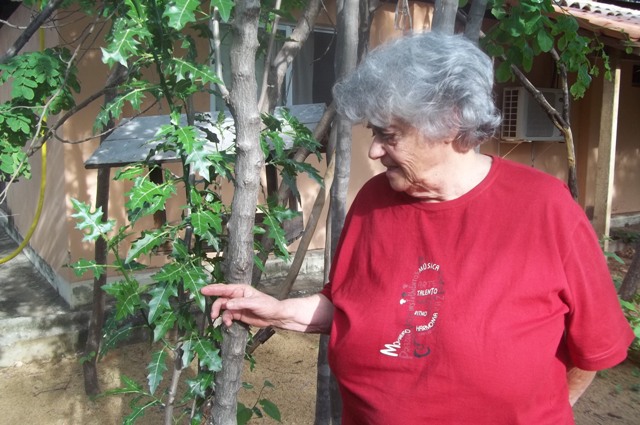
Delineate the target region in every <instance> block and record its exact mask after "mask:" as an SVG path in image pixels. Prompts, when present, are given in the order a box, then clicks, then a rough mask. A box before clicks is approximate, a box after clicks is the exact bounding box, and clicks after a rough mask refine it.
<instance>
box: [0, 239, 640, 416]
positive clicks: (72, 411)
mask: <svg viewBox="0 0 640 425" xmlns="http://www.w3.org/2000/svg"><path fill="white" fill-rule="evenodd" d="M618 254H619V255H620V256H621V257H622V258H623V259H624V261H625V264H618V263H616V262H614V261H610V268H611V271H612V274H613V275H614V277H615V276H617V277H618V278H619V279H620V278H621V277H622V276H624V274H625V273H626V270H627V268H628V265H629V263H630V261H631V258H632V256H633V250H632V249H628V248H627V249H626V250H624V251H621V252H618ZM318 339H319V337H318V336H317V335H305V334H297V333H292V332H278V333H277V334H276V335H275V336H273V337H272V338H271V339H270V340H269V341H267V343H266V344H264V345H263V346H261V347H259V348H258V349H257V350H256V352H255V356H254V357H255V359H256V367H255V369H254V371H249V370H248V367H245V372H244V376H243V380H244V381H245V382H248V383H250V384H251V385H252V386H253V389H242V390H240V394H239V401H240V402H242V403H244V404H245V405H247V406H253V405H254V404H255V403H256V401H257V400H258V399H259V398H266V399H269V400H270V401H272V402H273V403H275V404H276V405H277V406H278V408H279V409H280V411H281V414H282V423H283V424H285V425H310V424H313V418H314V410H315V387H316V357H317V347H318ZM148 351H149V347H148V345H147V344H144V343H138V344H134V345H130V346H126V347H122V348H119V349H118V350H117V351H114V352H112V353H110V354H109V355H108V356H107V357H106V358H105V359H104V360H103V361H102V362H101V363H100V364H99V374H100V381H101V388H102V390H107V389H110V388H117V387H118V386H119V385H120V379H121V378H120V376H121V375H126V376H129V377H131V378H134V379H135V380H136V381H138V382H145V375H146V365H147V362H148V359H149V352H148ZM634 361H635V362H632V361H630V360H627V361H625V362H623V363H622V364H620V365H618V366H616V367H615V368H613V369H609V370H605V371H602V372H599V373H598V375H597V377H596V379H595V381H594V383H593V384H592V385H591V386H590V387H589V389H588V390H587V392H586V393H585V394H584V395H583V396H582V398H581V399H580V400H579V401H578V403H577V404H576V406H575V408H574V412H575V418H576V424H577V425H609V424H616V425H639V424H640V355H638V356H636V357H634ZM167 375H168V374H167ZM167 379H168V378H167ZM265 380H268V381H269V382H271V383H272V384H273V387H264V388H263V383H264V381H265ZM128 400H130V397H129V398H127V397H126V396H109V397H104V398H98V399H96V400H90V399H88V398H87V397H86V396H85V394H84V387H83V376H82V366H81V365H80V362H79V360H78V358H76V357H74V356H69V357H64V358H59V359H56V360H53V361H49V362H42V363H31V364H17V365H15V366H13V367H9V368H4V369H0V425H16V424H43V425H110V424H114V425H115V424H120V423H122V418H124V417H125V416H126V415H128V414H129V413H131V409H130V408H129V406H128ZM162 423H163V412H161V411H159V410H154V411H153V412H150V413H149V414H147V415H145V416H144V417H143V418H141V419H140V420H138V421H137V422H136V424H138V425H159V424H162ZM183 423H186V421H185V422H183ZM250 423H251V424H276V423H277V422H276V421H273V420H271V419H269V418H263V419H254V420H252V421H251V422H250ZM389 425H396V424H389Z"/></svg>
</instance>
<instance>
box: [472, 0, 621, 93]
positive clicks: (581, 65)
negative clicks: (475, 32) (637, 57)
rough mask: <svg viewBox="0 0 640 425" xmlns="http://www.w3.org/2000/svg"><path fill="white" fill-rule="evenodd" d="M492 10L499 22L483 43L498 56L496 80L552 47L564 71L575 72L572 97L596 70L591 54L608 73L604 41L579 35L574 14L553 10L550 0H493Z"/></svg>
mask: <svg viewBox="0 0 640 425" xmlns="http://www.w3.org/2000/svg"><path fill="white" fill-rule="evenodd" d="M491 13H492V14H493V16H494V17H495V18H496V19H497V20H498V23H497V25H495V26H494V27H493V28H492V29H491V31H489V33H488V34H487V37H486V38H485V39H484V40H483V44H484V47H485V49H486V51H487V52H488V53H489V54H490V55H492V56H495V57H497V58H500V59H501V63H500V64H499V65H498V67H497V69H496V79H497V80H498V81H499V82H506V81H509V80H511V79H512V78H513V75H512V72H511V65H516V66H518V67H521V68H522V69H523V70H524V71H525V72H529V71H531V69H532V67H533V63H534V59H535V57H536V56H538V55H540V54H541V53H548V52H550V51H551V50H553V49H555V50H556V51H557V52H558V55H559V57H560V62H561V63H562V64H563V65H564V66H565V67H566V69H567V71H569V72H572V73H575V75H576V80H575V82H574V83H573V84H572V85H571V88H570V91H571V94H572V95H573V96H574V97H575V98H580V97H582V96H584V93H585V91H586V89H587V88H588V87H589V85H590V84H591V80H592V77H593V76H597V75H598V73H599V68H598V67H597V66H596V65H595V63H592V62H591V59H590V57H592V56H593V55H595V56H600V57H601V58H602V59H603V63H604V65H603V66H604V68H605V72H606V75H609V72H610V69H609V62H608V57H607V56H606V54H605V52H604V45H603V44H602V43H601V42H600V41H598V40H597V38H589V37H587V36H585V35H582V34H581V33H580V32H579V31H578V23H577V21H576V19H575V18H574V17H573V16H571V15H568V14H562V13H554V8H553V2H552V1H551V0H522V1H519V2H517V3H514V2H507V1H505V0H494V1H493V2H492V8H491ZM552 14H553V15H552Z"/></svg>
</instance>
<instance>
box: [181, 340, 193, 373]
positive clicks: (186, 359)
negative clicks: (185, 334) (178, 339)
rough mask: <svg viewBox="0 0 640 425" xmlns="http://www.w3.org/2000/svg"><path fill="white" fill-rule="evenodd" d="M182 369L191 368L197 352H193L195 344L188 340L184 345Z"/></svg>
mask: <svg viewBox="0 0 640 425" xmlns="http://www.w3.org/2000/svg"><path fill="white" fill-rule="evenodd" d="M181 348H182V368H183V369H186V368H188V367H189V365H190V364H191V362H192V361H193V358H194V357H195V352H194V350H193V342H192V341H191V340H190V339H188V340H186V341H185V342H183V343H182V347H181Z"/></svg>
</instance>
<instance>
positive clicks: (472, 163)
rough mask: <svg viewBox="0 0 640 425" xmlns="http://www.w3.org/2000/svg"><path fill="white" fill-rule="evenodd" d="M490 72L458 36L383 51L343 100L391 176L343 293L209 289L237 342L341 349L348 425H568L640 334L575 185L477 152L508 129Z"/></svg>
mask: <svg viewBox="0 0 640 425" xmlns="http://www.w3.org/2000/svg"><path fill="white" fill-rule="evenodd" d="M492 85H493V69H492V64H491V61H490V60H489V58H488V57H487V56H486V55H485V54H484V53H482V52H481V51H480V50H479V49H478V48H477V47H475V46H474V45H473V44H472V43H470V42H469V41H467V40H465V39H464V38H462V37H459V36H445V35H440V34H434V33H429V34H423V35H416V36H411V37H407V38H403V39H400V40H397V41H394V42H391V43H389V44H387V45H384V46H382V47H381V48H378V49H377V50H375V51H373V52H372V53H371V54H370V55H369V56H368V57H367V58H366V60H365V61H364V62H363V63H362V64H361V65H360V66H359V67H358V68H357V69H356V71H355V72H354V73H352V74H351V75H349V76H347V77H346V78H345V79H344V80H342V81H340V82H339V83H338V84H336V87H335V89H334V96H335V100H336V103H337V105H338V110H339V112H340V113H341V114H342V115H343V116H346V117H347V118H348V119H349V120H351V121H353V122H363V123H367V125H368V126H369V127H370V128H371V129H372V131H373V140H372V142H371V147H370V149H369V157H370V158H371V159H372V160H379V161H380V162H381V163H382V165H384V166H385V167H386V172H385V173H383V174H380V175H378V176H375V177H373V178H372V179H371V180H370V181H369V182H367V183H366V184H365V186H364V187H363V188H362V189H361V190H360V192H359V194H358V196H357V197H356V199H355V200H354V202H353V205H352V207H351V210H350V212H349V215H348V217H347V221H346V223H345V228H344V232H343V234H342V237H341V241H340V245H339V248H338V252H337V253H336V256H335V261H334V264H333V267H332V270H331V276H330V282H329V283H328V284H327V285H326V287H325V288H324V290H323V291H322V292H321V293H320V294H316V295H313V296H311V297H308V298H302V299H288V300H283V301H278V300H275V299H273V298H271V297H269V296H267V295H265V294H262V293H260V292H258V291H257V290H255V289H254V288H251V287H249V286H246V285H210V286H208V287H206V288H204V289H203V291H202V292H203V293H204V294H205V295H214V296H218V297H219V298H218V299H217V300H216V301H215V302H214V304H213V308H212V312H211V314H212V317H217V316H218V315H219V313H220V311H223V313H222V318H223V321H224V323H225V324H227V325H229V324H230V323H231V321H232V320H240V321H243V322H245V323H247V324H249V325H255V326H267V325H273V326H276V327H280V328H283V329H293V330H298V331H303V332H325V333H326V332H329V333H330V334H331V338H330V346H329V360H330V365H331V368H332V370H333V372H334V374H335V376H336V378H337V380H338V382H339V384H340V390H341V393H342V396H343V402H344V411H343V423H344V424H347V425H348V424H380V425H389V424H491V425H497V424H505V425H506V424H509V425H513V424H536V425H541V424H550V425H558V424H572V423H574V421H573V415H572V410H571V406H572V404H573V403H574V402H575V401H576V400H577V398H578V397H579V396H580V394H581V393H582V392H583V391H584V389H585V388H586V387H587V386H588V385H589V383H590V382H591V380H592V379H593V376H594V374H595V372H591V371H596V370H599V369H604V368H608V367H611V366H614V365H615V364H617V363H619V362H620V361H622V360H623V359H624V358H625V356H626V351H627V348H628V345H629V344H630V343H631V341H632V339H633V333H632V332H631V329H630V327H629V325H628V324H627V322H626V321H625V319H624V317H623V315H622V312H621V309H620V307H619V304H618V301H617V298H616V294H615V290H614V286H613V284H612V282H611V278H610V276H609V273H608V269H607V265H606V262H605V259H604V256H603V254H602V251H601V250H600V247H599V244H598V240H597V238H596V235H595V234H594V231H593V230H592V227H591V226H590V223H589V221H588V220H587V218H586V216H585V215H584V213H583V211H582V210H581V208H580V207H579V206H578V205H577V204H576V203H575V202H574V201H573V199H572V198H571V196H570V195H569V193H568V190H567V189H566V187H565V185H564V184H563V183H562V182H560V181H558V180H557V179H555V178H554V177H552V176H549V175H547V174H544V173H542V172H539V171H536V170H534V169H532V168H529V167H525V166H522V165H518V164H515V163H511V162H509V161H506V160H504V159H501V158H499V157H492V156H487V155H482V154H480V153H478V152H477V150H476V149H475V148H477V147H478V146H479V145H480V144H481V143H482V142H484V141H485V140H487V139H488V138H489V137H490V136H491V135H492V134H493V132H494V130H495V128H496V127H497V125H498V123H499V115H498V112H497V111H496V108H495V106H494V103H493V98H492Z"/></svg>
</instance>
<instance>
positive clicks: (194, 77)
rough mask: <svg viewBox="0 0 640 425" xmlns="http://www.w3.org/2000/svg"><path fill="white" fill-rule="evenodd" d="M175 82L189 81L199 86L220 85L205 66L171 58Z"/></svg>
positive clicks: (210, 69) (219, 81) (210, 70)
mask: <svg viewBox="0 0 640 425" xmlns="http://www.w3.org/2000/svg"><path fill="white" fill-rule="evenodd" d="M173 66H174V72H175V75H176V81H181V80H184V79H189V80H191V81H193V82H197V83H200V84H203V85H204V84H210V83H213V84H221V83H222V81H221V80H220V79H219V78H218V76H217V75H216V73H215V71H214V70H213V69H212V68H211V67H209V66H206V65H201V64H198V63H194V62H190V61H187V60H184V59H182V58H173Z"/></svg>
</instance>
